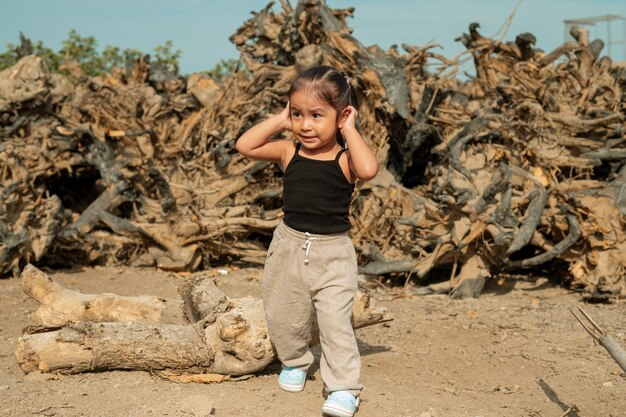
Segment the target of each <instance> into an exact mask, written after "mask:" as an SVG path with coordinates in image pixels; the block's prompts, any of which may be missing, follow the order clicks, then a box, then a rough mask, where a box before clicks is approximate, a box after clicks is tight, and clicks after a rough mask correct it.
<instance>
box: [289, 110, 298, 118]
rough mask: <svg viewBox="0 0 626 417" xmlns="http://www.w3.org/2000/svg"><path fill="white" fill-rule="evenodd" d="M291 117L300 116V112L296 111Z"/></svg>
mask: <svg viewBox="0 0 626 417" xmlns="http://www.w3.org/2000/svg"><path fill="white" fill-rule="evenodd" d="M291 117H300V113H298V112H297V111H295V112H293V113H291Z"/></svg>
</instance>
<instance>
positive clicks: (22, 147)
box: [0, 0, 626, 300]
mask: <svg viewBox="0 0 626 417" xmlns="http://www.w3.org/2000/svg"><path fill="white" fill-rule="evenodd" d="M280 3H281V7H280V9H281V10H280V11H274V9H273V8H272V3H270V4H269V5H268V6H267V7H266V8H265V9H264V10H262V11H260V12H257V13H253V17H252V18H251V19H249V20H248V21H247V22H245V23H244V25H243V26H242V27H241V28H239V30H237V32H236V33H235V34H234V35H233V36H232V37H231V40H232V42H233V43H234V44H235V45H236V46H237V48H238V49H239V50H240V52H241V62H240V65H241V66H242V68H243V66H245V67H246V68H247V70H248V71H249V74H251V75H250V76H247V75H246V74H248V71H243V70H242V71H237V72H236V73H235V74H234V75H233V76H232V77H231V78H228V79H227V80H226V81H225V82H224V83H223V84H218V83H216V82H215V81H214V80H212V79H211V78H209V77H208V76H206V75H204V74H193V75H191V76H190V77H188V78H182V77H178V76H176V75H175V74H168V73H166V72H165V73H164V72H162V71H158V68H156V67H155V66H154V65H151V64H150V62H149V60H148V59H142V60H140V62H138V63H137V65H136V66H135V67H134V68H132V69H130V70H119V71H114V72H113V73H111V74H108V75H107V76H104V77H85V76H84V75H82V74H81V73H80V69H79V68H78V67H77V66H75V65H74V66H72V65H71V63H68V64H67V68H69V69H71V70H72V76H73V78H74V79H75V80H76V81H75V82H70V81H69V80H68V79H67V78H65V77H63V76H61V75H58V74H51V73H49V72H48V71H47V69H46V65H45V62H43V61H42V60H41V59H40V58H37V57H34V56H27V57H24V58H23V59H22V60H21V61H20V62H19V63H18V64H17V65H16V66H14V67H12V68H10V69H8V70H5V71H3V72H1V73H0V112H1V117H0V167H1V168H0V236H1V239H0V274H2V275H8V274H18V273H19V272H20V271H21V269H22V268H23V267H24V266H25V265H26V264H27V263H28V262H32V263H34V264H36V265H39V266H42V265H47V266H51V267H68V266H71V265H93V264H117V265H135V266H156V267H158V268H163V269H169V270H185V271H194V270H198V269H202V268H204V267H207V266H209V265H217V264H220V263H225V262H242V263H257V264H262V262H263V260H264V255H265V249H266V245H267V243H268V241H269V237H270V234H271V231H272V230H273V228H274V227H275V226H276V225H277V224H278V222H279V220H280V217H281V210H280V208H281V172H280V170H279V169H278V167H276V166H274V165H272V164H268V163H262V162H255V161H249V160H247V159H246V158H243V157H242V156H241V155H239V154H238V153H237V152H236V151H235V149H234V144H235V141H236V139H237V138H238V137H239V136H240V135H241V134H242V133H243V132H244V131H245V130H246V129H248V128H249V127H250V126H252V125H253V124H255V123H257V122H259V121H261V120H263V119H264V118H266V117H267V116H268V115H269V114H274V113H277V112H279V111H280V110H281V109H282V108H284V106H285V104H286V101H287V97H286V93H287V90H288V88H289V85H290V82H291V80H292V79H293V78H294V76H295V75H296V74H297V73H298V71H300V70H301V69H303V68H306V67H308V66H311V65H318V64H327V65H333V66H335V67H337V68H338V69H340V70H342V71H345V72H346V73H347V74H348V75H349V77H350V79H351V82H352V84H353V85H354V86H355V87H356V89H357V91H358V96H359V101H360V109H359V115H360V130H361V132H362V133H363V136H364V137H365V138H366V140H368V142H369V144H370V146H371V147H372V149H374V151H375V153H376V155H377V157H378V159H379V161H380V162H381V167H382V169H381V172H380V173H379V175H378V177H377V178H376V179H375V180H373V181H371V182H368V183H364V184H357V189H356V192H355V199H354V204H353V219H354V225H353V228H352V230H351V234H352V238H353V241H354V243H355V246H356V247H357V251H358V253H359V257H360V264H361V265H362V267H361V272H362V273H363V274H366V275H371V276H381V275H384V276H391V275H393V276H397V275H400V276H407V277H414V278H416V279H417V280H418V282H424V280H426V279H427V278H429V277H433V276H438V277H441V276H446V278H449V279H450V281H451V288H452V295H453V296H454V297H461V298H463V297H468V296H473V297H476V296H478V295H479V294H480V292H481V290H482V287H483V284H484V282H485V279H488V278H493V277H503V276H507V277H510V276H516V275H517V274H527V273H530V272H533V271H541V272H542V273H546V272H547V273H549V274H551V275H552V276H554V277H555V278H557V279H560V280H561V281H562V282H563V283H564V284H566V285H568V286H571V287H573V288H576V289H579V290H581V291H583V292H584V293H585V294H586V295H587V296H589V297H591V298H594V299H600V300H604V299H611V298H614V297H624V296H626V272H625V265H626V255H625V254H626V221H625V220H626V217H625V215H626V168H625V165H624V161H625V160H626V139H624V128H625V119H624V114H625V107H626V95H625V94H626V93H624V91H625V86H626V74H625V73H624V70H623V69H622V70H620V69H619V68H618V67H615V66H614V65H613V64H612V62H611V60H610V59H609V58H608V57H605V56H601V54H600V52H601V44H600V42H598V41H590V40H589V37H588V36H589V35H588V32H587V31H586V30H584V29H580V28H573V29H572V35H573V37H574V40H572V41H571V42H567V43H565V44H563V45H562V46H560V47H559V48H557V49H556V50H555V51H553V52H550V53H544V52H542V51H541V50H539V49H536V48H535V42H536V39H535V37H534V36H533V35H532V34H530V33H523V34H520V35H518V36H517V37H516V38H515V40H514V41H513V42H502V41H499V40H495V39H490V38H487V37H484V36H482V35H481V34H480V33H479V32H478V28H479V26H478V24H475V23H472V24H470V26H469V33H467V34H462V35H461V36H460V37H459V38H458V40H459V41H460V42H462V43H463V44H464V45H465V46H466V47H467V52H466V54H465V55H463V56H459V57H456V58H454V59H448V58H445V57H443V56H441V55H440V54H438V53H436V52H435V51H436V46H435V45H428V46H426V47H415V46H411V45H402V50H403V51H402V52H401V51H400V50H399V49H398V48H396V47H392V48H391V49H390V50H388V51H385V50H382V49H381V48H379V47H378V46H376V45H374V46H370V47H365V46H363V45H362V44H361V43H360V42H359V41H358V40H356V39H355V38H354V37H353V36H351V29H350V28H349V27H348V26H347V24H346V20H347V18H348V17H351V16H352V14H353V12H354V10H353V9H330V8H329V7H327V6H326V5H325V3H324V2H322V1H315V0H302V1H299V2H298V3H297V4H296V5H295V7H293V6H292V5H291V4H290V3H289V2H287V1H281V2H280ZM465 57H467V58H471V59H472V60H473V62H474V66H475V71H476V77H474V78H472V79H470V80H469V81H461V80H460V79H459V78H458V77H457V75H458V72H459V68H460V62H461V61H462V60H463V59H464V58H465Z"/></svg>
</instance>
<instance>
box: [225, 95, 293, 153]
mask: <svg viewBox="0 0 626 417" xmlns="http://www.w3.org/2000/svg"><path fill="white" fill-rule="evenodd" d="M290 129H291V119H290V117H289V104H287V107H285V109H284V110H283V111H282V112H281V113H280V114H277V115H275V116H272V117H270V118H268V119H265V120H264V121H262V122H261V123H259V124H257V125H254V126H253V127H251V128H250V129H248V130H247V131H246V132H245V133H244V134H243V135H241V137H240V138H239V139H238V140H237V144H236V145H235V147H236V149H237V151H238V152H239V153H241V154H242V155H244V156H246V157H248V158H250V159H255V160H260V161H270V162H278V163H281V164H283V165H284V159H285V153H286V152H285V151H286V150H287V149H288V145H290V144H291V141H287V140H276V141H270V139H271V138H272V137H273V136H274V135H277V134H279V133H281V132H283V131H284V130H290ZM292 147H293V146H292Z"/></svg>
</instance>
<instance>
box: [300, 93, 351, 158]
mask: <svg viewBox="0 0 626 417" xmlns="http://www.w3.org/2000/svg"><path fill="white" fill-rule="evenodd" d="M289 103H290V107H291V109H290V111H291V131H292V133H293V134H294V135H295V137H296V139H298V141H299V142H300V143H302V146H303V147H305V148H306V149H310V150H313V149H315V150H316V151H317V152H323V151H326V150H331V149H333V148H334V147H335V145H336V144H337V136H336V135H337V128H338V127H339V126H338V123H339V120H338V118H337V111H336V110H335V108H334V107H332V106H331V105H330V104H328V103H326V102H324V101H322V100H320V99H318V98H317V97H315V96H313V95H311V94H310V93H307V92H306V91H296V92H295V93H293V94H292V95H291V97H290V98H289Z"/></svg>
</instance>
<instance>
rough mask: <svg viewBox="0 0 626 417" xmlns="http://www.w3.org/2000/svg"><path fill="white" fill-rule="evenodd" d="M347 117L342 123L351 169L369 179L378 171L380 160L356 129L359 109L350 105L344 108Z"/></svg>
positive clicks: (358, 175)
mask: <svg viewBox="0 0 626 417" xmlns="http://www.w3.org/2000/svg"><path fill="white" fill-rule="evenodd" d="M344 112H346V116H345V119H344V121H343V123H341V125H340V131H341V135H342V136H343V138H344V140H345V141H346V143H347V144H348V152H349V157H348V164H349V166H350V171H351V172H353V173H354V175H355V176H356V177H357V178H358V179H360V180H362V181H369V180H371V179H372V178H374V177H375V176H376V174H377V173H378V161H377V160H376V156H375V155H374V153H373V152H372V150H371V149H370V147H369V146H367V143H365V140H363V137H362V136H361V134H360V133H359V131H358V130H357V129H356V116H357V114H358V112H357V110H356V109H355V108H354V107H352V106H348V107H346V109H345V110H344Z"/></svg>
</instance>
